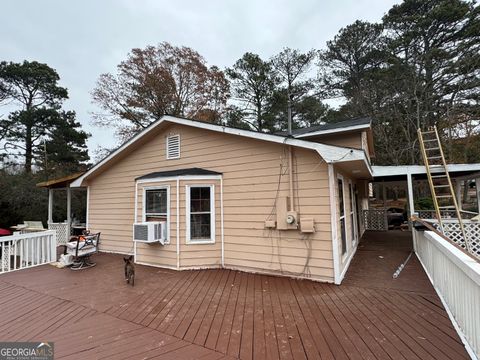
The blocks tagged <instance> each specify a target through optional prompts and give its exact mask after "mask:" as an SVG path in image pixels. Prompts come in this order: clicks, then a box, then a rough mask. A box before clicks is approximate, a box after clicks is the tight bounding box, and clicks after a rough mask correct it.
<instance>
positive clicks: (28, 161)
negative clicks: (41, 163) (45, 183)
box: [25, 125, 33, 174]
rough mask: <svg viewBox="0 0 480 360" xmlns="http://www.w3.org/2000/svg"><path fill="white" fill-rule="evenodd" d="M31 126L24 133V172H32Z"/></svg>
mask: <svg viewBox="0 0 480 360" xmlns="http://www.w3.org/2000/svg"><path fill="white" fill-rule="evenodd" d="M32 148H33V146H32V126H31V125H28V126H27V129H26V131H25V172H26V173H27V174H30V173H31V172H32V157H33V155H32Z"/></svg>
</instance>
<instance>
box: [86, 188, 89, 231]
mask: <svg viewBox="0 0 480 360" xmlns="http://www.w3.org/2000/svg"><path fill="white" fill-rule="evenodd" d="M89 206H90V185H89V186H87V210H86V214H85V228H86V229H87V230H89V229H90V224H89V221H88V208H89Z"/></svg>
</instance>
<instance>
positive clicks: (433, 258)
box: [414, 231, 480, 358]
mask: <svg viewBox="0 0 480 360" xmlns="http://www.w3.org/2000/svg"><path fill="white" fill-rule="evenodd" d="M414 247H415V252H416V254H417V256H418V258H419V259H420V262H421V263H422V265H423V267H424V268H425V271H426V272H427V274H428V276H429V278H430V281H431V282H432V284H433V286H434V287H435V290H436V291H437V293H438V294H439V296H440V298H441V299H442V302H443V304H444V305H445V307H446V308H447V311H448V313H449V315H450V317H451V318H453V319H452V321H453V322H454V325H455V327H456V328H457V331H458V332H459V334H460V336H461V337H462V340H463V341H464V343H466V345H467V346H466V347H467V350H468V351H469V353H470V356H472V358H475V356H476V358H478V357H480V306H479V299H480V262H479V261H478V260H476V259H475V258H474V257H472V256H471V255H470V254H468V253H466V252H465V251H464V250H461V249H460V248H459V247H457V246H455V245H453V244H452V243H450V242H449V241H448V240H445V239H444V238H442V237H441V236H440V235H438V234H436V233H435V232H433V231H425V232H423V231H414Z"/></svg>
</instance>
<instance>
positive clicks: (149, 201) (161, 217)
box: [143, 187, 170, 243]
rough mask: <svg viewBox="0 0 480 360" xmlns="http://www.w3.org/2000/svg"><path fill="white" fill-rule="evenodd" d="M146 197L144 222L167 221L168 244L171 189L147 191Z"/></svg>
mask: <svg viewBox="0 0 480 360" xmlns="http://www.w3.org/2000/svg"><path fill="white" fill-rule="evenodd" d="M144 196H145V198H144V204H143V206H144V207H143V221H165V222H166V223H167V243H169V239H170V219H169V215H170V214H169V213H170V211H169V204H168V202H169V198H170V196H169V188H168V187H159V188H155V189H145V191H144Z"/></svg>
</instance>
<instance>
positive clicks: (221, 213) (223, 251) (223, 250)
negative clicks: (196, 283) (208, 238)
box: [220, 176, 225, 268]
mask: <svg viewBox="0 0 480 360" xmlns="http://www.w3.org/2000/svg"><path fill="white" fill-rule="evenodd" d="M220 221H221V224H220V229H221V232H222V234H221V235H222V268H224V267H225V237H224V233H223V176H222V177H221V178H220Z"/></svg>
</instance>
